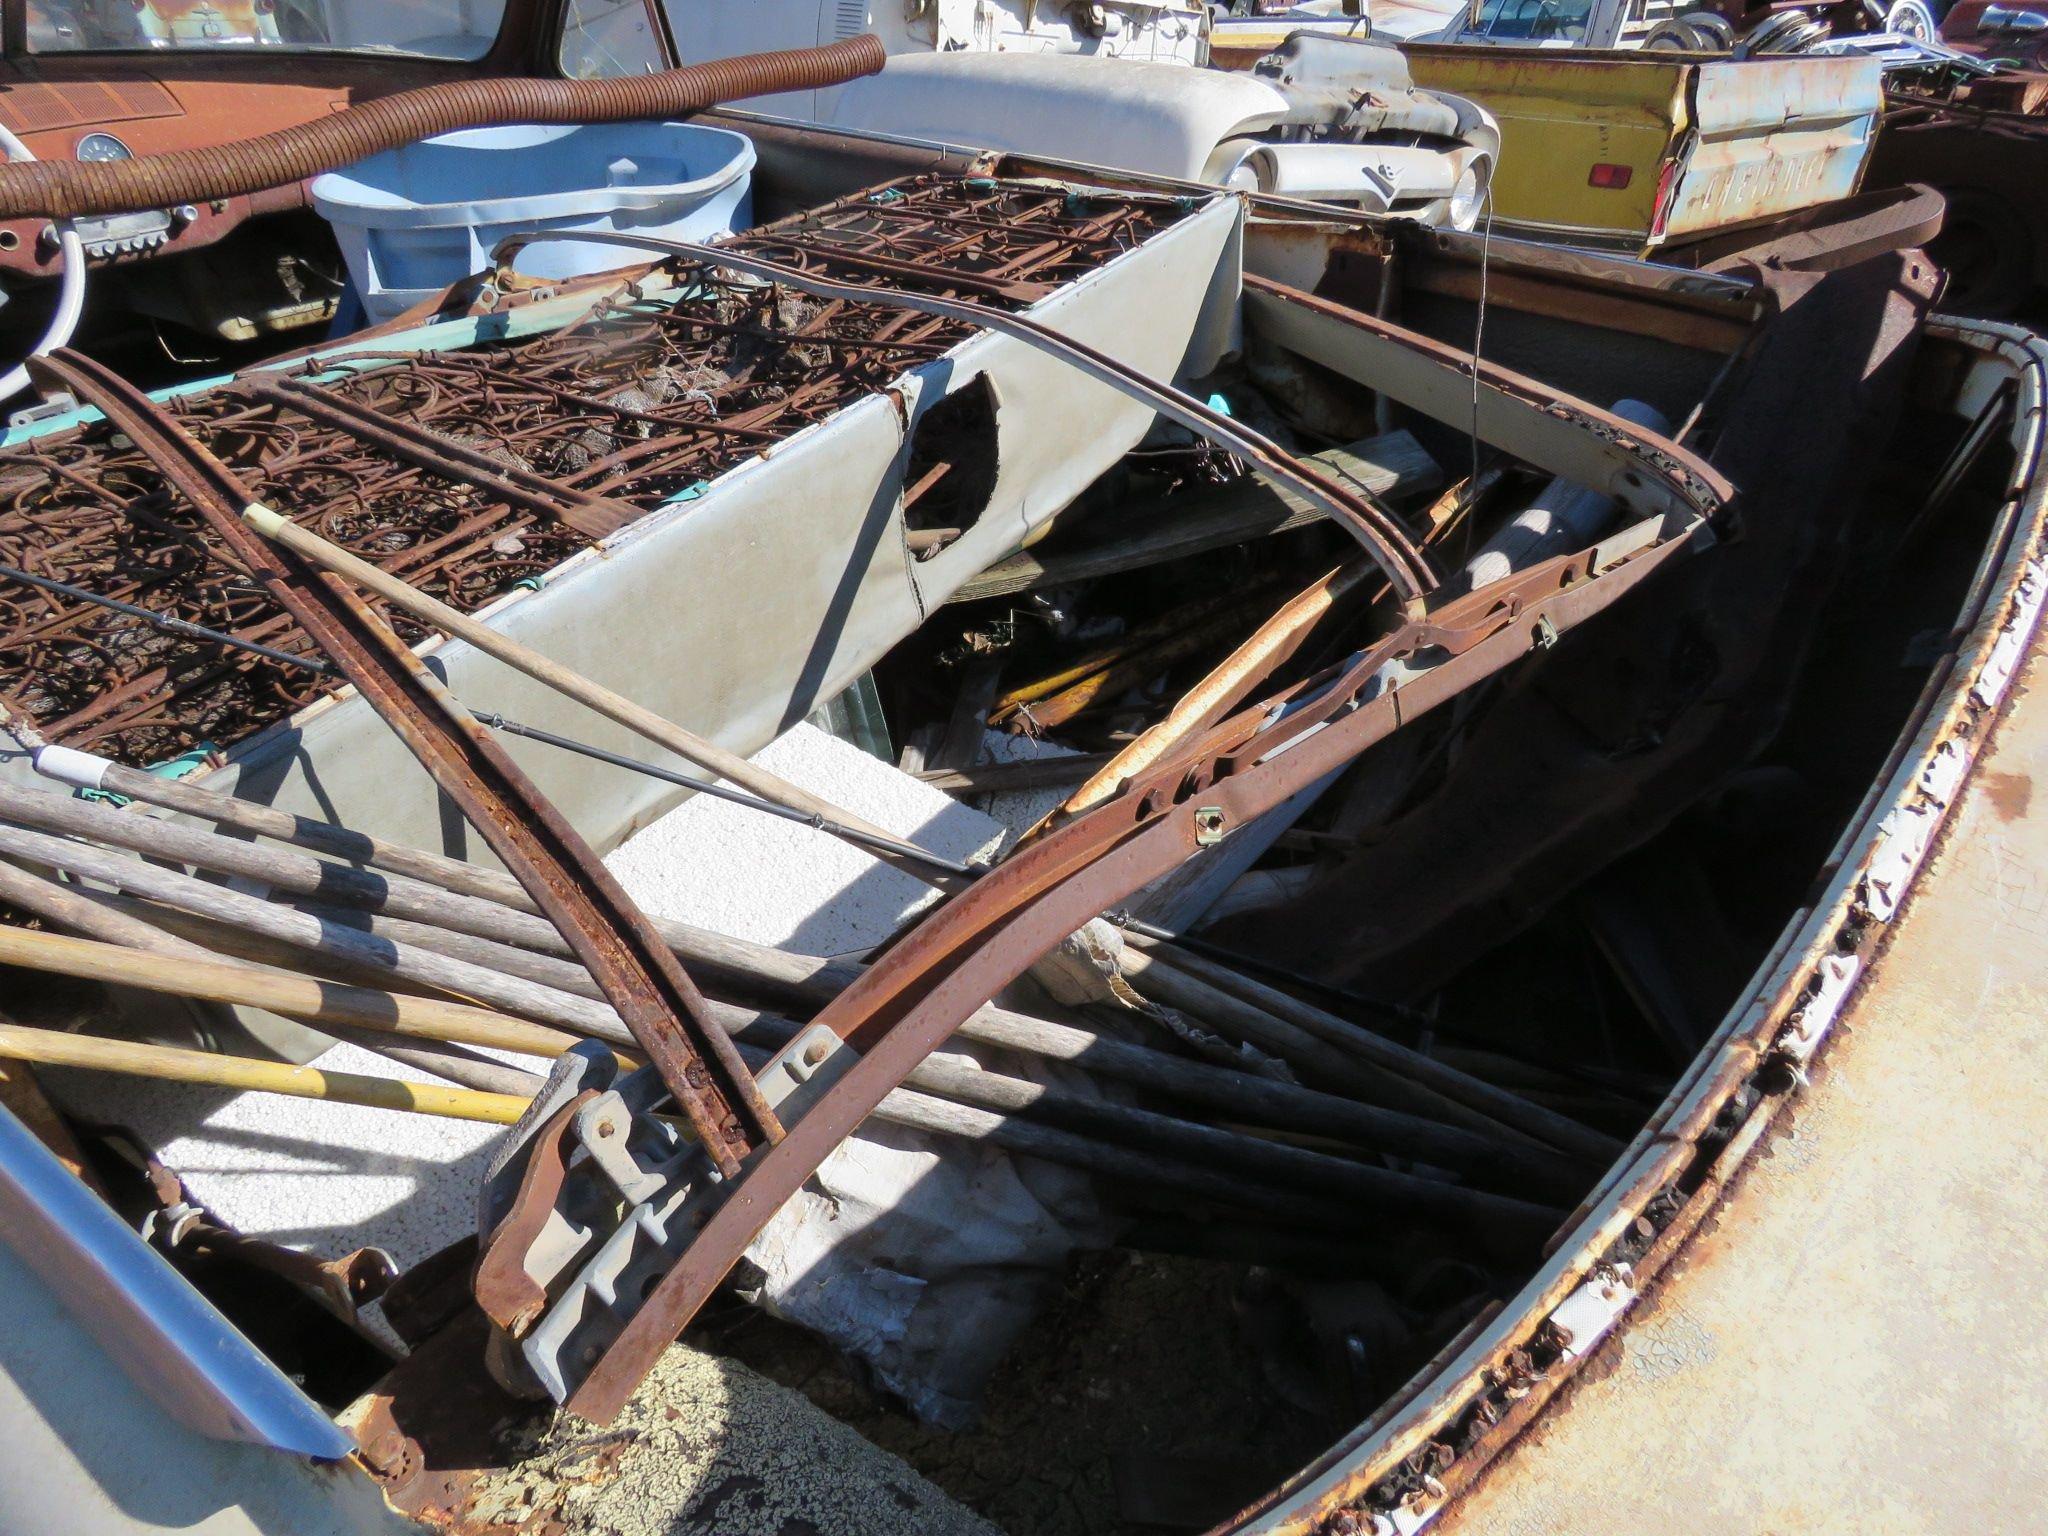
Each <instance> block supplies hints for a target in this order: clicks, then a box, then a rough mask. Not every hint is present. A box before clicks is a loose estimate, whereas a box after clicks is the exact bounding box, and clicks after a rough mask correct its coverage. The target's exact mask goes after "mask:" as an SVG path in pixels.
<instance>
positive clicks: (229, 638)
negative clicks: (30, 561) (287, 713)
mask: <svg viewBox="0 0 2048 1536" xmlns="http://www.w3.org/2000/svg"><path fill="white" fill-rule="evenodd" d="M0 577H5V578H6V579H7V580H9V581H18V582H20V583H22V584H23V585H24V586H30V587H36V588H39V589H40V590H42V591H44V592H54V593H56V594H57V595H58V596H60V597H68V598H71V599H72V600H73V601H75V602H80V603H89V604H91V605H92V606H93V607H95V608H105V609H106V610H108V611H109V612H110V613H121V614H126V615H127V616H128V617H129V618H131V619H140V620H141V621H142V622H143V623H145V624H147V625H149V627H150V628H152V629H155V630H158V631H161V632H162V633H164V634H166V635H178V636H181V637H182V638H184V639H187V640H204V641H206V642H207V643H208V644H210V645H219V646H225V647H227V648H228V649H230V650H236V651H247V652H248V653H249V654H250V655H251V656H261V657H262V658H263V659H264V660H265V661H274V662H278V663H279V664H281V665H283V666H288V667H300V668H303V669H304V670H305V671H308V672H312V673H315V674H316V675H318V676H321V677H331V676H333V675H334V668H333V667H331V666H329V665H328V664H327V663H326V662H324V661H321V660H319V659H318V658H316V657H311V656H294V655H293V654H292V653H291V652H290V651H280V650H276V649H274V648H272V647H271V646H267V645H260V644H258V643H257V642H256V641H254V640H244V639H242V638H241V637H240V636H238V635H230V634H225V633H223V632H222V631H220V630H218V629H208V628H207V627H206V626H205V625H204V624H194V623H193V622H192V621H191V620H190V619H180V618H176V617H174V616H173V615H171V614H167V613H158V612H156V611H155V610H154V609H151V608H144V607H141V606H140V605H138V604H135V603H126V602H123V601H122V600H121V599H120V598H118V597H102V596H101V595H100V594H99V593H97V592H88V591H86V590H85V588H83V587H74V586H73V585H71V583H70V582H68V581H53V580H52V579H51V578H50V577H48V576H38V575H36V574H35V573H34V572H33V571H24V570H22V569H20V568H19V567H18V566H12V565H0Z"/></svg>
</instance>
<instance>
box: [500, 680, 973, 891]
mask: <svg viewBox="0 0 2048 1536" xmlns="http://www.w3.org/2000/svg"><path fill="white" fill-rule="evenodd" d="M476 717H477V719H478V720H480V721H482V722H483V723H484V724H485V725H487V726H489V727H490V728H491V729H492V730H494V731H503V732H504V733H505V734H506V735H508V736H522V737H525V738H526V739H527V740H529V741H538V742H540V743H542V744H543V745H546V746H550V747H557V748H559V749H561V750H562V751H564V752H574V753H575V754H576V755H577V756H579V757H587V758H590V759H592V760H593V761H595V762H600V763H609V764H610V765H611V766H612V767H614V768H625V769H629V770H630V771H632V772H634V773H643V774H645V775H647V777H648V778H650V779H660V780H662V781H663V782H665V783H669V784H680V785H681V786H682V787H683V788H685V789H695V790H701V791H702V792H703V793H705V794H707V795H710V796H712V797H713V798H714V799H718V800H726V801H730V802H731V803H732V804H734V805H743V806H745V807H747V809H749V810H753V811H760V812H761V813H762V814H764V815H768V816H776V817H780V818H781V819H782V820H784V821H794V822H797V823H799V824H801V825H803V826H806V827H815V828H816V829H817V830H818V831H820V832H826V833H830V834H831V835H832V836H833V837H836V838H838V839H840V840H841V841H842V842H848V843H852V844H854V845H855V846H857V847H861V848H865V849H867V850H868V851H869V852H870V853H877V854H886V855H890V856H892V857H893V858H896V859H908V860H913V861H915V862H916V863H918V864H922V865H924V866H925V867H926V868H927V869H933V870H937V871H939V872H940V873H943V874H947V875H952V876H957V877H958V878H960V879H962V880H973V879H976V878H977V877H979V876H980V875H981V874H982V873H984V871H982V870H981V869H979V868H977V867H976V866H974V865H972V864H963V863H961V862H960V861H959V860H958V859H949V858H947V857H945V856H944V855H943V854H937V853H931V852H928V851H927V850H925V849H923V848H920V847H918V846H917V845H916V844H915V843H906V842H904V841H903V840H901V839H900V838H895V837H890V836H888V835H887V834H880V835H878V834H876V833H872V832H867V831H863V830H862V829H861V828H859V827H850V826H847V825H846V824H845V823H844V822H838V821H834V820H832V819H831V818H830V817H827V816H823V815H820V814H818V813H817V812H815V811H800V810H796V809H794V808H792V807H790V806H787V805H778V804H776V803H775V802H774V801H772V800H764V799H762V798H761V797H760V796H759V795H752V794H748V793H747V792H746V791H745V790H743V789H734V788H733V787H732V786H731V785H728V784H721V783H718V782H717V781H716V780H712V779H700V778H694V777H692V776H691V775H689V774H687V773H679V772H677V771H676V770H675V769H673V768H663V767H661V766H660V765H659V764H656V763H645V762H641V761H640V760H639V759H637V758H631V757H626V756H624V755H623V754H621V753H618V752H611V751H607V750H606V749H605V748H603V747H594V746H592V745H591V744H590V743H588V742H584V741H574V740H571V739H570V738H569V737H567V736H558V735H556V734H555V733H554V732H553V731H547V730H542V729H541V728H540V727H539V726H537V725H521V724H520V723H519V722H518V721H516V720H508V719H506V718H505V717H504V716H503V715H498V714H491V713H489V712H487V711H481V710H480V711H477V712H476Z"/></svg>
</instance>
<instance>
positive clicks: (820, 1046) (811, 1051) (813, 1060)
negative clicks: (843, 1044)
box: [804, 1040, 832, 1067]
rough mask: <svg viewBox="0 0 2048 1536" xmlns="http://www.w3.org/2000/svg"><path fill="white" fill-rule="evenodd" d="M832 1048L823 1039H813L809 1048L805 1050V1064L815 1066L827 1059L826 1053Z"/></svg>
mask: <svg viewBox="0 0 2048 1536" xmlns="http://www.w3.org/2000/svg"><path fill="white" fill-rule="evenodd" d="M831 1049H832V1048H831V1046H829V1045H827V1044H826V1043H825V1042H824V1041H823V1040H813V1041H812V1042H811V1043H810V1046H809V1048H807V1049H806V1050H805V1051H804V1065H806V1066H810V1067H815V1066H816V1065H817V1064H818V1063H819V1062H821V1061H823V1060H824V1059H825V1057H826V1054H827V1053H828V1052H829V1051H830V1050H831Z"/></svg>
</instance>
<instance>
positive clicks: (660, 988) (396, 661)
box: [31, 350, 782, 1174]
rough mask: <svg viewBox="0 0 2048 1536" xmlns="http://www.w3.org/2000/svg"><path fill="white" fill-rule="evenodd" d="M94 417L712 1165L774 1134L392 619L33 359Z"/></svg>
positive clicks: (119, 402)
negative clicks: (305, 654) (289, 638)
mask: <svg viewBox="0 0 2048 1536" xmlns="http://www.w3.org/2000/svg"><path fill="white" fill-rule="evenodd" d="M31 371H32V372H33V373H35V374H36V375H37V378H38V382H39V383H47V382H49V381H54V382H56V383H57V384H59V385H60V386H62V387H63V388H65V389H68V390H70V391H71V392H72V393H73V394H75V395H77V396H78V398H79V399H81V400H84V401H86V402H88V403H90V404H91V405H94V406H96V407H97V408H98V409H99V410H100V411H101V412H102V413H104V414H105V416H106V417H107V420H108V421H109V422H111V423H112V424H113V425H114V426H115V427H116V428H117V429H118V430H119V431H121V432H123V433H125V434H126V435H127V436H128V437H129V438H130V440H132V441H133V442H134V444H135V445H136V447H137V448H138V449H139V450H140V451H141V452H142V453H143V454H144V455H145V456H146V457H147V458H148V459H149V460H150V462H151V463H152V464H153V465H155V467H156V468H157V469H158V470H159V471H160V472H161V473H162V474H163V476H164V478H165V479H166V481H168V482H169V483H170V485H171V486H172V487H174V488H175V489H176V490H177V491H178V492H179V493H180V494H182V495H183V496H184V497H185V498H186V499H187V500H189V501H190V502H191V503H192V505H193V506H194V507H195V508H197V509H198V511H199V513H200V515H201V516H202V517H203V518H204V519H205V520H206V522H207V524H208V526H209V527H210V528H211V529H212V531H213V532H214V533H215V534H216V535H217V536H218V537H219V538H220V539H221V541H222V542H223V543H224V544H225V545H226V547H227V549H228V551H229V552H230V553H232V554H233V555H234V556H235V558H236V559H238V560H239V561H240V562H241V563H242V564H243V566H244V567H245V568H246V569H247V570H248V571H249V572H250V573H251V575H252V576H254V577H255V579H256V580H257V581H258V582H259V583H261V585H262V586H263V588H264V590H265V591H266V592H267V593H268V594H269V595H270V596H271V597H272V598H273V599H275V600H276V601H277V602H278V603H279V604H281V605H282V606H283V607H284V608H285V609H286V610H287V611H288V612H289V613H290V614H291V615H292V617H293V618H294V619H296V620H297V621H298V622H299V623H300V624H301V625H303V626H304V627H305V629H306V631H307V633H308V634H309V635H311V636H312V638H313V640H314V642H315V643H316V644H317V645H318V646H319V647H320V649H321V651H322V652H323V653H324V654H326V655H327V656H328V657H329V658H331V659H332V660H333V661H334V663H335V664H336V665H337V666H338V667H340V668H341V670H342V673H343V675H344V676H345V677H347V679H348V680H349V682H351V683H353V684H354V685H355V687H356V688H357V690H358V691H359V692H361V693H362V695H363V697H364V698H365V699H366V700H367V701H368V702H369V704H370V706H371V707H372V708H374V709H375V710H376V711H377V713H378V715H379V716H381V717H382V718H383V720H384V721H385V722H386V723H387V724H388V725H390V727H391V728H392V730H393V731H395V732H396V733H397V734H398V736H399V739H400V740H402V741H403V742H404V743H405V745H406V746H407V748H408V749H409V750H410V751H411V752H412V754H413V755H414V756H415V757H417V758H418V759H419V760H420V762H421V764H422V765H424V766H425V767H426V769H427V771H428V772H429V773H431V774H432V775H433V776H434V779H435V782H436V783H437V784H438V785H439V786H440V787H441V789H442V791H443V792H444V793H446V794H447V795H448V796H449V798H450V799H451V800H453V801H454V802H455V804H456V806H457V807H458V808H459V809H460V810H461V811H462V813H463V814H464V816H466V817H467V818H468V819H469V821H470V823H471V824H472V825H473V826H475V827H476V829H477V830H478V831H479V832H480V833H481V834H482V835H483V838H484V840H485V841H486V842H487V843H488V844H489V845H490V847H491V849H492V851H493V852H494V853H496V854H497V855H498V857H499V858H500V859H501V860H502V861H503V862H504V864H505V866H506V868H508V869H509V870H511V872H512V873H513V874H514V875H515V876H516V877H517V878H518V880H519V883H520V884H521V885H523V886H524V887H525V888H526V890H527V892H528V893H529V894H530V895H531V896H532V897H533V899H534V900H535V902H537V903H538V904H539V906H540V908H541V910H542V911H543V912H544V913H545V914H546V915H547V917H548V918H549V920H550V921H552V922H553V923H554V925H555V927H556V928H557V929H558V930H560V932H561V934H562V937H563V938H564V939H566V940H567V941H568V943H569V945H570V947H571V948H572V949H573V950H574V951H575V953H576V956H577V958H578V959H579V960H581V961H582V962H583V964H584V966H585V967H586V968H587V969H588V970H589V972H590V974H591V976H592V978H593V979H594V980H595V981H596V982H597V984H598V986H599V988H600V989H601V990H602V991H603V993H604V995H605V998H606V999H607V1001H609V1002H610V1003H611V1004H612V1006H613V1007H615V1008H616V1009H617V1010H618V1012H619V1016H620V1017H621V1018H622V1019H623V1020H624V1021H625V1023H626V1026H627V1028H628V1029H630V1030H631V1031H632V1033H633V1038H634V1040H635V1041H637V1042H638V1043H639V1045H640V1048H641V1049H642V1050H643V1051H644V1052H645V1053H646V1056H647V1059H648V1061H649V1062H650V1063H651V1064H652V1065H653V1066H654V1068H655V1069H656V1071H657V1072H659V1074H660V1076H661V1079H662V1081H663V1082H664V1083H665V1084H666V1085H667V1086H668V1088H669V1091H670V1092H671V1093H672V1094H674V1096H675V1100H676V1103H677V1105H678V1106H679V1107H680V1108H681V1109H682V1110H683V1112H684V1114H685V1115H687V1116H688V1118H689V1120H690V1123H691V1125H692V1126H693V1127H694V1128H695V1129H696V1132H697V1134H698V1136H699V1137H700V1138H701V1139H702V1141H703V1143H704V1145H705V1148H706V1150H707V1152H708V1153H709V1154H710V1157H711V1159H712V1162H713V1164H714V1165H715V1166H716V1167H717V1168H718V1169H719V1170H720V1171H721V1172H723V1173H728V1174H730V1173H732V1172H734V1171H737V1169H738V1168H739V1165H740V1161H741V1159H742V1158H744V1157H746V1156H747V1154H748V1153H749V1152H750V1151H752V1150H753V1149H754V1148H756V1147H758V1146H761V1145H765V1144H769V1143H773V1142H775V1141H777V1140H779V1139H780V1138H781V1135H782V1127H781V1123H780V1122H779V1121H778V1120H777V1119H776V1117H775V1113H774V1111H773V1110H771V1109H770V1108H769V1107H768V1104H767V1102H766V1101H765V1100H764V1099H763V1098H762V1097H761V1093H760V1090H759V1088H758V1087H757V1085H756V1084H755V1082H754V1078H753V1074H752V1073H750V1072H749V1071H748V1070H747V1067H746V1064H745V1063H744V1062H743V1061H742V1060H741V1059H740V1056H739V1052H738V1050H737V1049H736V1048H735V1047H734V1045H733V1043H732V1040H731V1039H730V1037H729V1036H727V1034H726V1033H725V1031H724V1030H722V1029H720V1028H719V1026H718V1024H717V1023H716V1022H715V1021H714V1020H713V1019H712V1018H711V1016H710V1012H709V1010H708V1008H707V1007H706V1006H705V1003H704V999H703V997H702V995H701V994H700V993H699V992H698V991H697V989H696V987H695V986H694V985H693V984H692V983H691V981H690V979H689V977H688V976H687V975H686V974H685V973H684V971H683V969H682V966H681V964H680V963H679V962H678V961H677V960H676V958H675V955H674V954H673V953H672V952H671V951H670V950H669V948H668V947H667V946H666V945H665V944H663V943H662V941H661V938H660V936H659V935H658V934H656V933H655V931H654V928H653V925H652V924H650V923H649V922H648V920H647V918H646V916H645V915H644V914H643V913H642V912H641V911H640V910H639V909H638V908H637V907H636V906H634V904H633V903H632V901H631V900H630V898H628V897H627V895H626V893H625V892H624V891H623V890H622V889H621V888H620V887H619V885H618V882H617V881H616V880H614V879H613V878H612V876H611V874H610V873H609V872H608V871H607V870H606V869H605V867H604V865H603V863H602V862H601V861H600V860H599V859H598V857H597V855H596V854H595V853H594V852H593V851H592V850H591V848H590V846H589V845H588V844H587V843H585V842H584V841H583V839H582V838H581V837H580V836H578V835H577V833H576V831H575V829H574V828H573V827H571V826H569V825H568V823H567V822H565V821H564V820H563V819H562V817H561V815H560V814H559V813H558V812H557V811H556V810H555V809H554V807H553V806H551V805H550V804H549V803H548V802H547V799H546V797H545V796H543V795H542V794H541V793H540V791H539V790H538V789H537V788H536V787H535V786H534V784H533V782H532V781H531V780H530V779H528V778H527V777H526V775H525V774H524V773H523V772H521V771H520V769H519V767H518V766H517V765H516V764H515V763H513V761H512V760H511V758H510V757H508V756H506V755H505V752H504V751H503V749H502V748H500V747H499V746H498V745H497V743H496V742H495V741H493V740H492V739H491V737H490V735H489V733H488V732H487V731H485V729H484V728H483V727H482V726H481V725H480V724H478V723H477V721H476V720H475V719H473V718H472V717H471V716H470V714H469V712H468V711H467V710H465V709H464V708H463V707H462V706H461V704H459V703H458V702H456V700H455V699H454V697H453V696H452V695H450V694H449V693H448V691H447V690H446V689H445V688H443V687H442V686H441V684H440V681H439V680H438V679H437V678H435V677H434V675H433V674H432V673H430V672H429V671H428V670H427V668H426V666H425V664H424V663H423V662H421V660H420V659H419V658H418V657H417V656H415V655H414V654H413V653H412V651H411V650H410V649H408V648H407V647H406V645H405V644H404V642H403V641H401V640H400V639H399V638H398V636H397V635H395V634H393V633H392V631H391V629H390V627H389V626H388V625H386V624H385V623H384V621H383V620H381V619H379V618H378V617H377V616H376V615H375V614H374V613H372V612H371V611H370V610H369V608H367V607H366V606H365V605H364V604H363V603H362V602H361V601H360V600H359V599H357V598H356V596H355V595H354V593H353V592H351V591H350V590H349V589H348V587H347V586H346V585H345V584H344V583H342V582H341V581H340V580H339V579H338V578H336V577H333V576H329V575H326V574H325V573H322V572H315V571H313V570H311V569H310V568H309V567H307V566H306V565H305V564H304V563H303V562H302V561H300V560H299V559H298V558H297V557H296V556H294V555H292V554H291V553H290V552H289V551H285V550H280V549H278V548H276V547H275V546H273V545H271V544H270V543H269V542H268V541H267V540H265V539H262V538H260V537H259V536H258V535H257V534H256V533H255V532H254V531H253V530H251V529H249V528H248V527H246V526H245V525H244V524H243V522H242V516H241V514H242V512H243V510H244V509H245V508H246V507H248V506H250V505H252V504H253V503H254V501H255V498H254V497H253V496H252V495H250V494H249V492H248V490H247V488H246V487H245V486H244V485H243V484H242V482H241V481H240V480H239V479H238V478H237V477H236V476H235V474H234V473H233V472H232V471H231V470H229V469H228V468H227V466H226V465H224V464H222V463H221V462H220V461H219V460H218V459H216V458H215V457H214V456H213V455H212V454H211V453H210V452H208V451H207V450H206V449H205V448H204V447H203V446H201V445H200V444H198V443H196V442H194V441H193V440H192V439H191V438H190V437H189V436H188V435H187V434H186V433H185V432H184V431H183V430H182V429H181V428H180V427H179V426H178V424H177V423H176V422H175V421H173V420H172V419H171V418H170V417H169V416H168V415H167V414H166V413H165V412H164V410H163V409H162V408H161V407H160V406H158V405H157V404H156V402H154V401H153V400H151V399H150V398H149V397H148V396H147V395H145V394H143V393H142V392H141V391H140V390H138V389H136V388H135V387H134V386H133V385H131V384H129V383H128V382H127V381H126V380H124V379H122V378H121V377H120V376H119V375H117V374H115V373H113V372H111V371H110V370H108V369H106V368H104V367H102V366H101V365H100V364H98V363H95V362H93V361H92V360H91V359H90V358H87V357H83V356H81V355H79V354H78V353H75V352H71V351H68V350H66V351H61V352H57V353H53V354H52V355H50V356H49V357H46V358H39V359H34V360H32V363H31Z"/></svg>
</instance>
